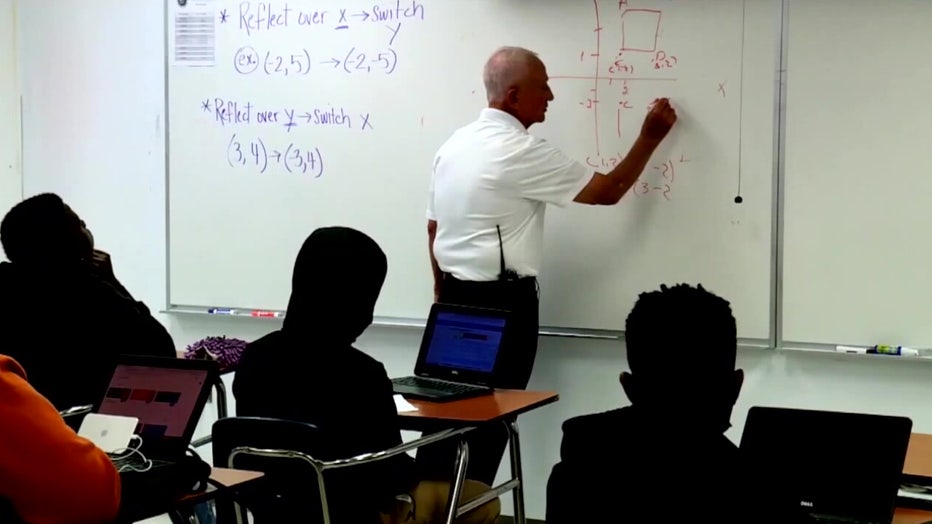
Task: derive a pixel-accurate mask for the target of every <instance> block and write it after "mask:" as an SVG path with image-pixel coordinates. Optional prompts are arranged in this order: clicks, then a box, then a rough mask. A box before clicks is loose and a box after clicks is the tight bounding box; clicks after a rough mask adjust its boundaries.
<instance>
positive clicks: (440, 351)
mask: <svg viewBox="0 0 932 524" xmlns="http://www.w3.org/2000/svg"><path fill="white" fill-rule="evenodd" d="M504 333H505V319H504V318H500V317H490V316H479V315H469V314H465V313H454V312H449V311H441V312H438V313H437V317H436V321H435V323H434V330H433V335H432V336H431V339H430V345H429V347H428V350H427V358H426V363H427V364H428V365H431V366H439V367H444V368H451V369H458V370H463V371H474V372H479V373H491V372H492V371H493V369H494V368H495V360H496V359H497V358H498V351H499V349H500V348H501V344H502V338H503V335H504Z"/></svg>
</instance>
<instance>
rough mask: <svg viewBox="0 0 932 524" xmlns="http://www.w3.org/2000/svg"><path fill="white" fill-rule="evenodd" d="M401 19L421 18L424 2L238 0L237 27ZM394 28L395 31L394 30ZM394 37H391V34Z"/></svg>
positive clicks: (343, 25) (341, 25)
mask: <svg viewBox="0 0 932 524" xmlns="http://www.w3.org/2000/svg"><path fill="white" fill-rule="evenodd" d="M403 20H424V4H422V3H420V2H418V1H417V0H410V1H409V0H405V1H404V2H402V0H395V1H394V2H387V3H383V4H374V5H373V6H372V8H371V9H362V10H359V11H350V10H349V9H343V8H341V9H338V10H336V11H326V10H313V9H311V10H305V9H301V8H294V7H292V6H290V5H288V3H275V2H240V4H239V28H240V30H242V31H245V32H246V35H247V36H251V35H252V34H253V33H258V32H262V31H273V30H276V29H285V28H288V27H291V26H323V25H333V29H337V30H340V29H349V27H350V25H351V24H352V23H354V22H358V23H372V22H376V23H379V22H392V21H403ZM397 32H398V31H397V29H396V30H395V33H397ZM393 38H394V37H393Z"/></svg>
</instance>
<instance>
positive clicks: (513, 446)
mask: <svg viewBox="0 0 932 524" xmlns="http://www.w3.org/2000/svg"><path fill="white" fill-rule="evenodd" d="M505 425H506V426H507V427H508V449H509V450H510V452H511V477H512V478H513V479H515V480H517V481H518V485H517V486H515V489H514V491H513V492H512V494H511V496H512V499H513V500H514V506H515V507H514V510H515V524H526V522H527V521H526V519H525V516H524V475H523V474H522V472H521V442H520V440H521V439H520V435H519V433H518V421H517V419H514V420H511V421H507V422H505Z"/></svg>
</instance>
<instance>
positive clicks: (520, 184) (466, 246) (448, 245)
mask: <svg viewBox="0 0 932 524" xmlns="http://www.w3.org/2000/svg"><path fill="white" fill-rule="evenodd" d="M593 173H594V171H593V170H592V169H589V168H588V167H586V166H585V165H583V164H581V163H579V162H577V161H574V160H572V159H570V158H569V157H567V156H566V155H565V154H563V153H562V152H561V151H560V150H559V149H557V148H555V147H553V146H552V145H550V144H549V143H548V142H547V141H546V140H544V139H542V138H538V137H535V136H533V135H531V134H530V133H528V131H527V129H526V128H525V127H524V126H523V125H522V124H521V122H519V121H518V120H517V119H516V118H515V117H513V116H511V115H509V114H508V113H505V112H504V111H499V110H497V109H490V108H487V109H483V110H482V112H481V113H480V115H479V119H478V120H476V121H475V122H473V123H471V124H469V125H467V126H465V127H463V128H461V129H459V130H458V131H456V132H455V133H453V136H451V137H450V138H449V139H448V140H447V142H446V143H445V144H443V146H442V147H441V148H440V150H439V151H438V152H437V156H436V157H435V158H434V168H433V175H432V176H431V181H430V191H429V193H430V194H429V198H428V204H427V218H428V219H429V220H436V221H437V236H436V238H435V239H434V257H435V258H436V259H437V263H438V265H439V266H440V269H441V270H443V271H445V272H447V273H450V274H452V275H453V276H454V277H456V278H458V279H460V280H470V281H489V280H495V279H497V278H498V276H499V273H500V264H499V253H500V251H499V245H498V235H497V233H496V230H495V226H496V225H498V226H500V228H501V232H502V245H503V247H504V254H505V265H506V268H507V269H512V270H514V271H516V272H517V273H518V274H519V275H520V276H535V277H536V276H537V275H538V273H539V272H540V267H541V259H542V258H543V237H544V210H545V209H546V205H547V204H555V205H558V206H561V207H562V206H565V205H567V204H569V203H570V202H572V201H573V198H575V197H576V195H577V194H579V192H580V191H581V190H582V189H583V188H584V187H585V186H586V184H588V183H589V180H590V179H591V178H592V175H593Z"/></svg>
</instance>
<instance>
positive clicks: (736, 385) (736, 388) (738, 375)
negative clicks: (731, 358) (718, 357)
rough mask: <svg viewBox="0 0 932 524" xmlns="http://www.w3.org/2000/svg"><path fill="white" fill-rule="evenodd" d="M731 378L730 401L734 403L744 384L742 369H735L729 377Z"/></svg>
mask: <svg viewBox="0 0 932 524" xmlns="http://www.w3.org/2000/svg"><path fill="white" fill-rule="evenodd" d="M731 380H732V386H731V387H732V388H733V389H732V393H733V395H732V398H731V403H732V405H734V403H735V402H737V401H738V395H740V394H741V386H743V385H744V370H743V369H736V370H735V373H734V375H732V377H731Z"/></svg>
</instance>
